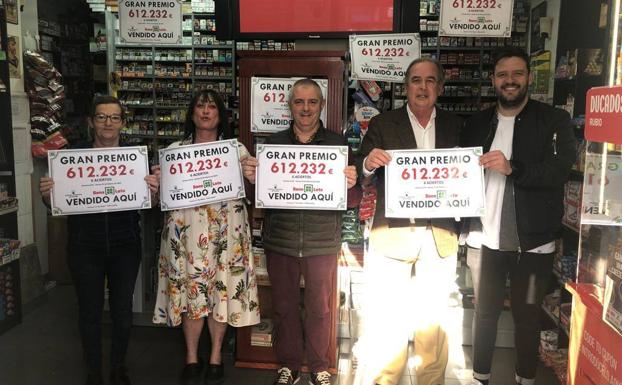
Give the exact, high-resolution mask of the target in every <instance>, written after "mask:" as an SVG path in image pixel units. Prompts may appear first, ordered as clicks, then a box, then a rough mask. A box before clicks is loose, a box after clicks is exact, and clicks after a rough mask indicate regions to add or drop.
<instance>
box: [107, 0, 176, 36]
mask: <svg viewBox="0 0 622 385" xmlns="http://www.w3.org/2000/svg"><path fill="white" fill-rule="evenodd" d="M119 37H120V40H121V43H133V44H156V45H157V44H180V43H181V40H182V32H181V1H180V0H169V1H129V0H122V1H119Z"/></svg>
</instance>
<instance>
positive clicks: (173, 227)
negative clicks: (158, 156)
mask: <svg viewBox="0 0 622 385" xmlns="http://www.w3.org/2000/svg"><path fill="white" fill-rule="evenodd" d="M226 116H227V115H226V112H225V106H224V103H223V101H222V99H221V98H220V96H219V95H218V94H217V93H216V92H214V91H212V90H205V91H201V92H200V93H198V94H197V95H196V96H195V97H194V98H193V100H192V102H191V103H190V106H189V108H188V113H187V115H186V124H185V134H184V140H182V141H181V142H176V143H173V144H172V145H171V147H173V146H183V145H186V144H192V143H205V142H211V141H215V140H219V139H223V138H224V137H225V136H227V133H228V131H229V127H228V121H227V117H226ZM239 153H240V159H244V158H245V157H246V156H248V152H247V150H246V148H244V146H242V145H241V144H240V146H239ZM205 318H207V324H208V328H209V332H210V337H211V341H212V348H211V354H210V357H209V365H207V368H206V369H207V370H206V372H205V381H206V382H212V383H215V382H218V381H220V380H222V379H223V365H222V357H221V352H220V350H221V347H222V341H223V338H224V335H225V331H226V328H227V324H230V325H231V326H235V327H240V326H248V325H254V324H256V323H258V322H259V306H258V303H257V282H256V279H255V270H254V266H253V257H252V253H251V235H250V227H249V225H248V215H247V211H246V205H245V202H244V200H243V199H237V200H231V201H227V202H221V203H213V204H209V205H204V206H200V207H194V208H189V209H181V210H173V211H170V212H169V213H168V215H166V219H165V223H164V228H163V229H162V243H161V246H160V261H159V281H158V296H157V300H156V306H155V314H154V316H153V322H154V323H166V324H168V325H169V326H178V325H179V324H180V323H181V324H182V329H183V332H184V338H185V341H186V365H185V367H184V370H183V372H182V376H181V383H182V385H194V384H203V378H202V377H203V370H204V369H205V367H204V365H203V362H202V360H201V359H200V358H199V356H198V345H199V337H200V335H201V331H202V330H203V324H204V319H205Z"/></svg>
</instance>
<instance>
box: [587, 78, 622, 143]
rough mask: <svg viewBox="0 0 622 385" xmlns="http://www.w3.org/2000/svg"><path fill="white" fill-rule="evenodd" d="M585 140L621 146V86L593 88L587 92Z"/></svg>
mask: <svg viewBox="0 0 622 385" xmlns="http://www.w3.org/2000/svg"><path fill="white" fill-rule="evenodd" d="M585 138H586V139H587V140H590V141H593V142H608V143H616V144H622V86H615V87H595V88H592V89H590V90H589V91H587V95H586V97H585Z"/></svg>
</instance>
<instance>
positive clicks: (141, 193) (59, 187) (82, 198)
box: [48, 146, 151, 215]
mask: <svg viewBox="0 0 622 385" xmlns="http://www.w3.org/2000/svg"><path fill="white" fill-rule="evenodd" d="M48 166H49V170H50V177H51V178H52V179H53V180H54V188H53V189H52V194H51V196H50V203H51V206H52V214H53V215H73V214H87V213H96V212H107V211H123V210H138V209H145V208H149V207H151V194H150V193H149V188H148V186H147V183H146V182H145V180H144V178H145V176H147V175H149V166H148V156H147V147H145V146H140V147H114V148H98V149H76V150H50V151H48Z"/></svg>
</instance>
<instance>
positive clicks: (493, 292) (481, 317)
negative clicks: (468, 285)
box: [467, 246, 553, 379]
mask: <svg viewBox="0 0 622 385" xmlns="http://www.w3.org/2000/svg"><path fill="white" fill-rule="evenodd" d="M467 264H468V266H469V268H470V269H471V274H472V276H473V286H474V288H475V300H476V304H475V317H474V319H473V372H474V373H475V376H476V378H478V377H477V374H480V375H484V376H486V375H489V374H490V366H491V363H492V354H493V351H494V349H495V340H496V337H497V321H498V320H499V315H500V314H501V311H502V310H503V300H504V298H505V284H506V280H507V278H508V277H509V279H510V300H511V309H512V318H513V319H514V326H515V330H514V341H515V346H516V374H517V375H518V376H520V377H522V378H525V379H533V378H535V376H536V368H537V366H538V345H539V342H540V311H541V304H542V299H543V298H544V295H545V294H546V291H547V289H548V286H549V283H550V278H551V272H552V268H553V253H551V254H535V253H527V252H522V253H518V252H512V251H498V250H491V249H489V248H487V247H485V246H482V249H481V253H479V252H477V250H476V249H469V253H468V254H467ZM480 379H486V378H480Z"/></svg>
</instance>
